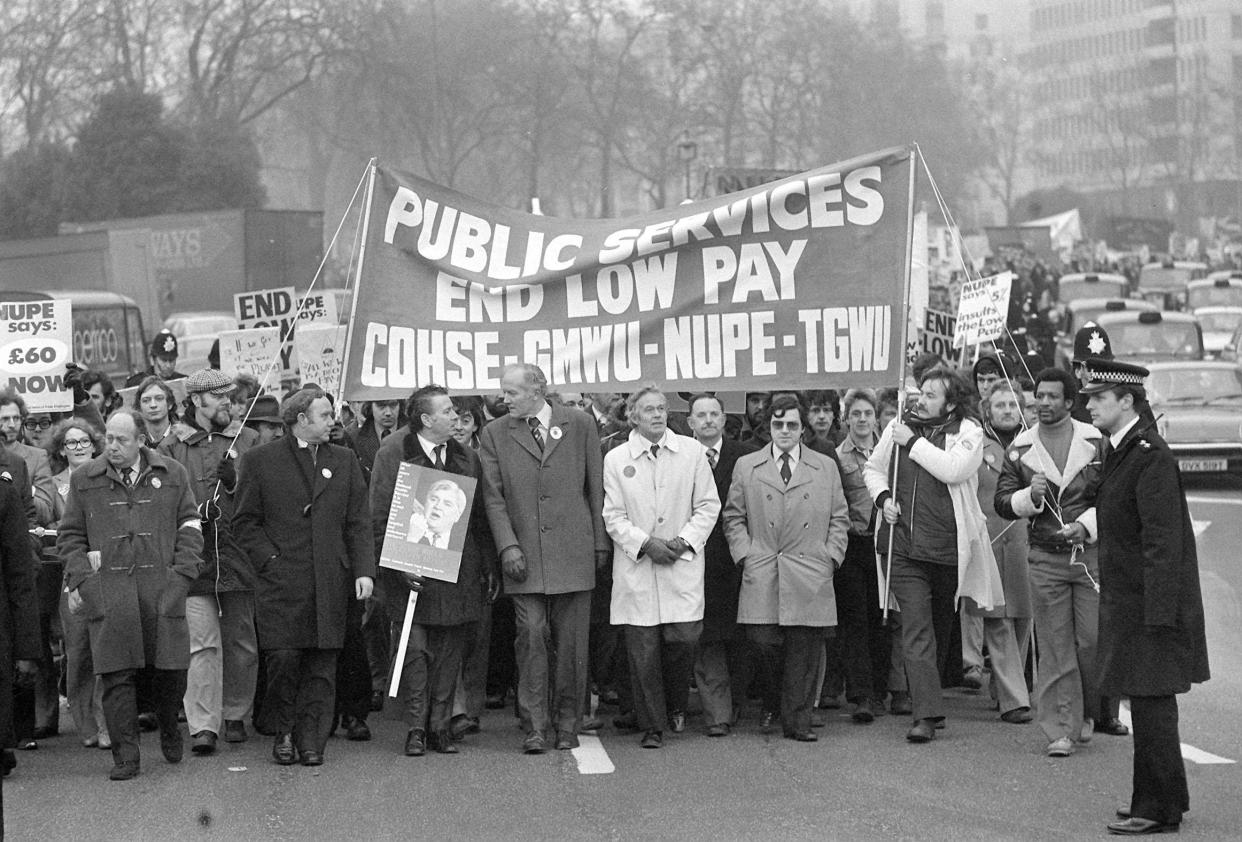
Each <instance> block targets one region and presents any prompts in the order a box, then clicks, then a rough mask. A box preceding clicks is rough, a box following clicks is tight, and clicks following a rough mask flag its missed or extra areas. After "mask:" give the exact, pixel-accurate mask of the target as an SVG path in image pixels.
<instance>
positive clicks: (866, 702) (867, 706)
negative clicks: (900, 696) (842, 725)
mask: <svg viewBox="0 0 1242 842" xmlns="http://www.w3.org/2000/svg"><path fill="white" fill-rule="evenodd" d="M850 718H851V719H853V720H854V721H855V722H857V723H858V724H859V725H868V724H870V723H872V722H875V711H873V710H872V709H871V700H870V699H860V700H859V702H858V706H857V707H855V708H854V712H853V713H852V714H850Z"/></svg>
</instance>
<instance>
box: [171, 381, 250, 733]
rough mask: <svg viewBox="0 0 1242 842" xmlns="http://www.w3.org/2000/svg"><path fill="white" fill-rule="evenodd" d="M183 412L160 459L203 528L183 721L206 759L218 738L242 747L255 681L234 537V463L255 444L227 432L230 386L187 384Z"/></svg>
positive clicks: (190, 615)
mask: <svg viewBox="0 0 1242 842" xmlns="http://www.w3.org/2000/svg"><path fill="white" fill-rule="evenodd" d="M186 393H187V395H188V398H187V401H186V410H187V411H186V412H184V413H183V418H182V423H181V424H178V425H176V426H174V427H173V435H171V436H168V437H167V438H165V439H164V441H163V442H162V443H161V445H160V448H159V449H160V452H161V453H163V454H165V455H167V456H171V457H172V458H173V459H176V460H177V461H178V462H180V463H181V464H182V465H183V466H184V467H185V469H186V470H187V471H188V472H189V474H190V489H191V490H192V491H193V492H194V503H195V505H196V506H197V507H198V514H199V517H200V518H201V519H202V523H203V543H204V549H203V560H204V561H205V562H206V563H205V565H204V568H203V571H202V573H200V574H199V576H198V578H197V579H196V580H195V581H194V584H192V585H191V586H190V592H189V595H188V596H187V597H186V601H185V613H186V620H187V622H188V623H189V626H190V668H189V671H188V672H187V674H186V691H185V713H186V724H187V726H188V727H189V729H190V739H191V741H192V742H191V747H190V750H191V751H193V752H194V753H195V754H211V753H212V752H213V751H215V748H216V740H217V739H218V737H219V736H220V735H221V734H223V736H224V739H225V740H227V741H228V742H231V743H239V742H243V741H244V740H245V739H246V727H245V725H243V724H242V721H243V720H244V719H245V718H246V717H247V716H249V715H250V709H251V707H252V706H253V703H254V690H255V682H256V681H257V680H258V669H259V648H258V641H257V640H256V637H255V627H254V569H253V568H252V567H251V565H250V560H249V559H248V558H247V557H246V554H245V553H244V552H243V551H242V549H241V547H240V546H239V545H238V543H237V539H236V538H235V537H234V535H233V529H232V519H233V494H234V491H235V490H236V486H237V459H238V458H239V457H240V456H241V454H243V453H245V452H246V451H247V450H249V449H250V448H252V447H254V446H255V445H256V444H257V443H258V439H259V435H258V433H256V432H255V431H254V430H248V429H245V428H241V429H238V428H237V427H236V426H230V422H231V421H232V416H231V414H230V408H231V406H232V404H231V401H230V398H231V396H232V394H233V381H232V380H231V379H230V378H229V377H228V376H227V375H225V374H224V373H222V372H220V371H218V370H216V369H211V368H206V369H203V370H202V371H196V372H194V373H193V374H191V375H190V376H189V378H187V379H186Z"/></svg>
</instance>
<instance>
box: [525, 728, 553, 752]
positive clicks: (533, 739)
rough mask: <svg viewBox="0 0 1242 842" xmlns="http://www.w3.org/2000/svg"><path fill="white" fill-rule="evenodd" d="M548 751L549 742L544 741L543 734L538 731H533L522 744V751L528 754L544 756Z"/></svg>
mask: <svg viewBox="0 0 1242 842" xmlns="http://www.w3.org/2000/svg"><path fill="white" fill-rule="evenodd" d="M547 750H548V745H547V742H546V741H545V740H544V739H543V734H541V733H539V732H538V731H531V732H530V733H529V734H527V735H526V740H525V741H524V742H523V743H522V751H524V752H525V753H526V754H543V753H544V752H545V751H547Z"/></svg>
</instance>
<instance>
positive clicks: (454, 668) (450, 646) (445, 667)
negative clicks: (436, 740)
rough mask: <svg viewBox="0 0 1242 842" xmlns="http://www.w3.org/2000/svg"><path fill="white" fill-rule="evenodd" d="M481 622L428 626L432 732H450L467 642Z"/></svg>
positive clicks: (428, 673)
mask: <svg viewBox="0 0 1242 842" xmlns="http://www.w3.org/2000/svg"><path fill="white" fill-rule="evenodd" d="M477 625H478V624H477V623H461V624H459V625H455V626H428V627H427V641H428V653H429V655H430V658H429V659H428V664H427V666H428V669H427V693H428V696H429V697H430V704H429V706H428V713H427V727H428V730H429V731H447V730H448V727H449V721H450V720H451V719H452V718H453V692H454V691H455V690H456V689H457V677H458V676H459V675H460V674H461V665H462V661H463V659H464V657H465V654H466V643H467V641H468V640H469V639H470V637H471V636H472V635H473V634H475V628H476V626H477Z"/></svg>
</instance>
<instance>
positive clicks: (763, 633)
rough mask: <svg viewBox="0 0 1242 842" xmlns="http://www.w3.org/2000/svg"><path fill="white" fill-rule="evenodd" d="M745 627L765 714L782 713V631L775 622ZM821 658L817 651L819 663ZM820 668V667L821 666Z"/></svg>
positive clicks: (748, 653) (748, 656) (752, 665)
mask: <svg viewBox="0 0 1242 842" xmlns="http://www.w3.org/2000/svg"><path fill="white" fill-rule="evenodd" d="M744 628H745V634H746V643H747V648H748V650H749V651H748V652H747V655H746V657H747V658H748V659H749V663H750V665H751V667H752V668H753V669H754V676H755V677H756V678H757V679H758V680H759V686H760V691H761V693H762V695H763V713H765V714H768V713H770V714H773V715H775V714H779V713H780V710H781V685H782V683H783V671H782V664H783V663H784V654H783V651H782V647H783V645H784V640H785V638H784V636H783V635H782V634H781V628H780V626H778V625H776V624H775V623H765V624H762V625H760V624H746V625H745V627H744ZM820 643H821V644H822V643H823V641H820ZM819 656H820V655H819V652H816V653H815V656H814V657H815V660H816V661H817V662H818V660H819ZM816 666H817V667H818V663H817V664H816ZM735 697H736V688H735Z"/></svg>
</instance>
